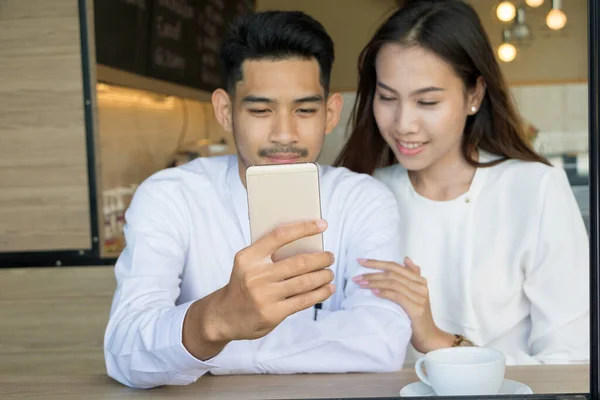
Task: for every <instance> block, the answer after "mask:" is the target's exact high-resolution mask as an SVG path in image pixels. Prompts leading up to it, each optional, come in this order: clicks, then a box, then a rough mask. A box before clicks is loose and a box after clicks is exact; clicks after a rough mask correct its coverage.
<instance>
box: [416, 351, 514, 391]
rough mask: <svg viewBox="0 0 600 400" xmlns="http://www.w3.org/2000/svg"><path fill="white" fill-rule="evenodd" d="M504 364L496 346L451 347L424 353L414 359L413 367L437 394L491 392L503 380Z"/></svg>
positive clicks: (496, 389)
mask: <svg viewBox="0 0 600 400" xmlns="http://www.w3.org/2000/svg"><path fill="white" fill-rule="evenodd" d="M423 364H425V369H426V371H427V374H425V372H424V371H423ZM505 365H506V364H505V359H504V354H502V353H501V352H500V351H498V350H494V349H488V348H485V347H452V348H447V349H440V350H434V351H431V352H429V353H427V354H426V355H425V356H424V357H422V358H420V359H419V360H418V361H417V363H416V364H415V371H416V373H417V376H418V377H419V379H420V380H421V381H422V382H423V383H425V384H426V385H428V386H430V387H431V388H432V389H433V390H434V391H435V392H436V393H437V395H438V396H455V395H462V396H469V395H494V394H498V391H499V390H500V386H502V382H503V381H504V370H505Z"/></svg>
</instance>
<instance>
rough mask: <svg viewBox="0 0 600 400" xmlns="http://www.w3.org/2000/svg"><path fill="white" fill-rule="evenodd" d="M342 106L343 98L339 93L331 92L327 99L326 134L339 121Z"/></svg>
mask: <svg viewBox="0 0 600 400" xmlns="http://www.w3.org/2000/svg"><path fill="white" fill-rule="evenodd" d="M343 106H344V99H343V98H342V95H341V94H339V93H333V94H331V95H330V96H329V98H328V99H327V104H326V107H327V121H326V123H325V134H326V135H328V134H330V133H331V131H333V130H334V129H335V127H336V126H337V124H338V123H339V122H340V114H341V113H342V107H343Z"/></svg>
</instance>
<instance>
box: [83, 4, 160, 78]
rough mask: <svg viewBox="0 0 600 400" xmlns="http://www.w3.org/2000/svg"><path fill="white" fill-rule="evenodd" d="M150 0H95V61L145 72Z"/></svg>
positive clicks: (139, 72) (130, 70)
mask: <svg viewBox="0 0 600 400" xmlns="http://www.w3.org/2000/svg"><path fill="white" fill-rule="evenodd" d="M151 2H152V0H95V1H94V25H95V35H96V59H97V61H98V63H99V64H104V65H109V66H111V67H114V68H119V69H122V70H125V71H129V72H133V73H136V74H140V75H146V72H147V64H148V52H147V49H148V33H149V31H148V24H149V23H150V11H151V10H150V7H151Z"/></svg>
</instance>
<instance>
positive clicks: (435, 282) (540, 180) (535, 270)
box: [375, 160, 589, 365]
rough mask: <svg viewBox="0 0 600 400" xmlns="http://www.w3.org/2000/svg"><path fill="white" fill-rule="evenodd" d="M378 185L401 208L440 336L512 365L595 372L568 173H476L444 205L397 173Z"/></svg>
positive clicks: (384, 174)
mask: <svg viewBox="0 0 600 400" xmlns="http://www.w3.org/2000/svg"><path fill="white" fill-rule="evenodd" d="M375 177H376V178H378V179H380V180H381V181H382V182H384V183H385V184H386V185H387V186H388V187H389V188H390V189H391V190H392V191H393V192H394V194H395V196H396V198H397V201H398V206H399V209H400V216H401V236H400V246H401V249H402V251H403V253H404V254H405V255H407V256H409V257H411V258H412V260H413V261H414V262H415V263H416V264H417V265H419V266H420V267H421V270H422V274H423V276H424V277H425V278H426V279H427V281H428V285H429V291H430V301H431V308H432V313H433V317H434V320H435V322H436V324H437V325H438V327H439V328H440V329H442V330H444V331H447V332H450V333H460V334H463V335H465V336H466V337H467V338H469V339H471V340H472V341H473V342H475V343H476V344H477V345H480V346H487V347H492V348H496V349H498V350H502V351H503V352H504V353H505V355H506V358H507V364H509V365H510V364H513V365H514V364H541V363H543V364H556V363H559V364H561V363H579V362H588V360H589V285H588V283H589V252H588V249H589V241H588V237H587V233H586V229H585V225H584V221H583V218H582V216H581V213H580V211H579V208H578V205H577V202H576V200H575V197H574V195H573V192H572V190H571V187H570V186H569V182H568V179H567V177H566V174H565V172H564V171H563V170H562V169H561V168H555V167H549V166H546V165H543V164H541V163H531V162H522V161H516V160H511V161H506V162H503V163H501V164H499V165H497V166H494V167H489V168H479V169H477V171H476V173H475V176H474V178H473V182H472V184H471V187H470V189H469V191H468V192H467V193H465V194H463V195H461V196H460V197H458V198H456V199H454V200H451V201H443V202H442V201H433V200H429V199H427V198H425V197H423V196H421V195H419V194H418V193H417V192H416V191H415V190H414V188H413V186H412V184H411V181H410V179H409V177H408V173H407V171H406V170H405V169H404V168H403V167H401V166H400V165H394V166H391V167H387V168H382V169H380V170H378V171H376V173H375ZM409 354H411V356H409V359H407V361H408V362H410V361H414V359H411V358H412V357H416V356H418V353H416V351H414V349H411V352H410V353H409Z"/></svg>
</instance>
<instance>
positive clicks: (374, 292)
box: [371, 289, 379, 295]
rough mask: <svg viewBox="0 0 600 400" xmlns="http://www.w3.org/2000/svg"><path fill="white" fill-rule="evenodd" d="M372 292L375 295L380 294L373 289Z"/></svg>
mask: <svg viewBox="0 0 600 400" xmlns="http://www.w3.org/2000/svg"><path fill="white" fill-rule="evenodd" d="M371 292H373V294H376V295H377V294H379V289H371Z"/></svg>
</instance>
